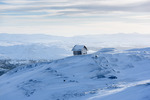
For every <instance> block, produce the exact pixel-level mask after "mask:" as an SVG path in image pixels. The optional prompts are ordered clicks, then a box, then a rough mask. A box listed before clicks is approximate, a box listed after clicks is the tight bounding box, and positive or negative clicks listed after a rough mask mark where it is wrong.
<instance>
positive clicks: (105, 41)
mask: <svg viewBox="0 0 150 100" xmlns="http://www.w3.org/2000/svg"><path fill="white" fill-rule="evenodd" d="M76 44H80V45H85V46H86V47H87V49H88V50H89V51H88V54H89V53H93V52H96V51H98V50H100V49H102V48H117V49H121V50H125V49H132V48H145V47H150V35H140V34H113V35H111V34H110V35H106V34H105V35H87V36H74V37H62V36H51V35H42V34H35V35H33V34H30V35H29V34H28V35H27V34H2V33H0V58H1V59H19V60H20V59H26V60H32V59H34V60H35V59H36V60H39V59H58V58H63V57H67V56H70V55H72V51H71V50H72V48H73V46H74V45H76ZM107 50H108V49H107ZM104 51H105V50H104Z"/></svg>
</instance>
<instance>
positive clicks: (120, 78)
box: [0, 48, 150, 100]
mask: <svg viewBox="0 0 150 100" xmlns="http://www.w3.org/2000/svg"><path fill="white" fill-rule="evenodd" d="M149 62H150V51H149V49H148V48H146V49H136V50H135V49H134V50H127V51H119V50H117V49H114V48H109V49H102V50H100V51H98V52H96V53H94V54H90V55H83V56H72V57H67V58H64V59H59V60H54V61H52V62H44V63H35V64H29V65H25V66H20V67H17V68H15V69H13V70H11V71H9V72H7V73H6V74H4V75H2V76H0V91H1V92H0V100H149V92H150V85H149V84H150V75H149V73H150V63H149Z"/></svg>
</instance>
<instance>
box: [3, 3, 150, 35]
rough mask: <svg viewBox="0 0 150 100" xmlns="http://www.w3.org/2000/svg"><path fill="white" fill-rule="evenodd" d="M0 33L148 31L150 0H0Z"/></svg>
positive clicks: (85, 33) (149, 31)
mask: <svg viewBox="0 0 150 100" xmlns="http://www.w3.org/2000/svg"><path fill="white" fill-rule="evenodd" d="M0 33H17V34H49V35H60V36H75V35H89V34H114V33H128V34H129V33H141V34H150V0H0Z"/></svg>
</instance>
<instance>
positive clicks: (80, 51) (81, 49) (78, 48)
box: [72, 45, 88, 55]
mask: <svg viewBox="0 0 150 100" xmlns="http://www.w3.org/2000/svg"><path fill="white" fill-rule="evenodd" d="M72 51H73V55H85V54H87V51H88V49H87V47H86V46H85V45H75V46H74V47H73V48H72Z"/></svg>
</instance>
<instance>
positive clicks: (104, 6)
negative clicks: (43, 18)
mask: <svg viewBox="0 0 150 100" xmlns="http://www.w3.org/2000/svg"><path fill="white" fill-rule="evenodd" d="M3 2H5V3H9V5H2V6H1V9H0V11H1V12H7V13H8V14H9V12H14V13H20V12H40V11H41V12H44V11H48V12H46V13H47V15H55V14H56V16H57V15H63V16H65V15H66V16H69V15H79V14H84V15H85V16H86V15H87V16H91V15H93V16H97V15H101V14H103V13H105V14H107V13H114V12H137V13H138V12H147V13H149V11H150V1H147V0H143V1H142V0H125V1H121V0H113V1H112V0H61V2H60V0H59V1H58V0H55V1H52V0H30V1H29V0H20V1H18V0H3ZM56 12H57V13H56ZM49 13H53V14H49Z"/></svg>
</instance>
